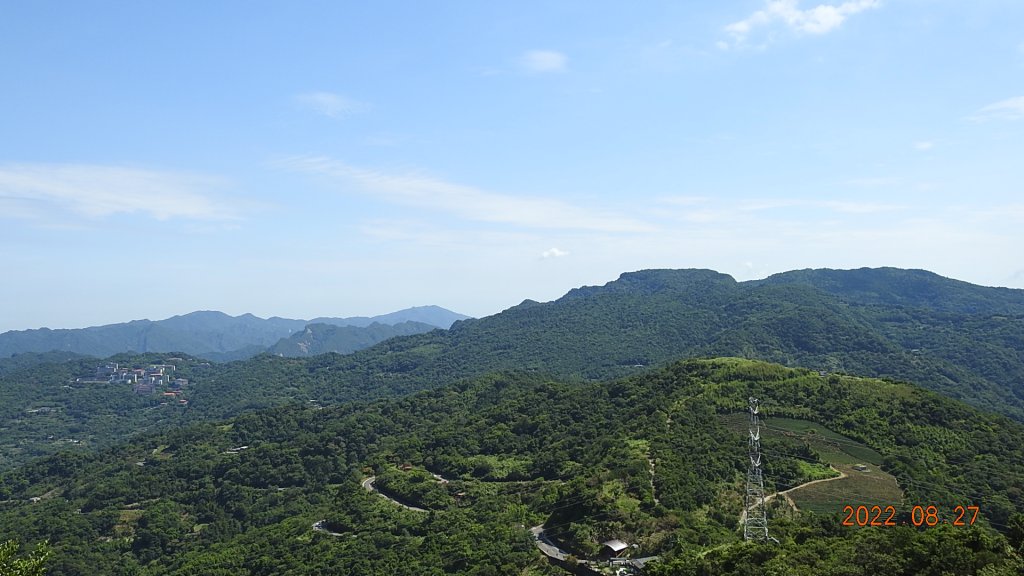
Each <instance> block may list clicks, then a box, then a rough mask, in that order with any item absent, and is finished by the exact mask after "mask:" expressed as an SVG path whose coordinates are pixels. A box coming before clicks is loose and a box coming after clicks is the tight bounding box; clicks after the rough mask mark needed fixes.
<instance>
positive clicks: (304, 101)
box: [295, 92, 366, 118]
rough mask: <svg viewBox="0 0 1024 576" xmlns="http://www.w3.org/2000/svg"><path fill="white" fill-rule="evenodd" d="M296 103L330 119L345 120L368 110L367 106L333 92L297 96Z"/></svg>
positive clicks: (307, 93) (308, 93)
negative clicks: (346, 117)
mask: <svg viewBox="0 0 1024 576" xmlns="http://www.w3.org/2000/svg"><path fill="white" fill-rule="evenodd" d="M295 101H296V102H297V103H298V104H299V105H300V106H302V107H304V108H308V109H309V110H312V111H314V112H316V113H317V114H322V115H324V116H327V117H329V118H343V117H345V116H350V115H352V114H355V113H357V112H361V111H362V110H364V109H365V108H366V105H365V104H363V103H361V102H356V101H355V100H352V99H350V98H346V97H345V96H342V95H341V94H334V93H332V92H306V93H304V94H297V95H296V96H295Z"/></svg>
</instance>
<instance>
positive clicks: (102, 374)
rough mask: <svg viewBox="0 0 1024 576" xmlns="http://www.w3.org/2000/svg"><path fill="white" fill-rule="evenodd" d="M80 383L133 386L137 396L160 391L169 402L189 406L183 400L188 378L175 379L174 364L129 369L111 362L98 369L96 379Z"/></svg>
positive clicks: (81, 379)
mask: <svg viewBox="0 0 1024 576" xmlns="http://www.w3.org/2000/svg"><path fill="white" fill-rule="evenodd" d="M78 382H80V383H88V382H109V383H111V384H131V385H132V391H133V392H135V393H136V394H154V393H156V392H157V391H158V390H160V391H163V392H161V393H162V394H163V395H164V396H166V397H167V398H168V400H171V399H174V400H177V401H178V403H179V404H188V400H185V399H184V398H181V393H182V390H184V389H185V388H188V379H187V378H175V377H174V364H150V365H149V366H147V367H146V368H128V367H124V366H119V365H118V364H117V362H109V363H107V364H105V365H103V366H97V367H96V375H95V378H94V379H87V378H79V379H78Z"/></svg>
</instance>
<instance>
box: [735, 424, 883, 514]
mask: <svg viewBox="0 0 1024 576" xmlns="http://www.w3.org/2000/svg"><path fill="white" fill-rule="evenodd" d="M723 419H724V421H725V423H726V426H728V427H729V428H730V429H732V430H735V431H737V432H738V433H740V434H743V435H746V433H747V421H748V415H747V414H743V413H741V414H729V415H727V416H723ZM769 437H772V438H775V439H783V440H784V441H785V442H786V443H791V444H792V445H793V446H794V447H795V446H800V445H803V444H805V443H806V444H807V445H808V446H809V447H810V448H811V450H813V451H814V452H815V453H816V454H817V455H818V457H819V458H820V459H821V460H822V461H823V462H825V463H827V464H829V465H831V466H832V467H833V468H835V469H836V470H838V471H839V472H841V473H842V474H844V475H845V477H844V478H836V479H834V480H829V481H827V482H819V483H815V484H810V485H806V486H805V487H798V488H795V489H793V490H790V491H788V493H787V495H788V496H789V499H791V500H792V501H793V503H794V504H795V505H796V507H797V509H799V510H803V511H811V512H815V513H819V514H833V513H841V512H842V511H843V507H844V506H847V505H849V506H854V507H856V506H859V505H864V506H867V507H868V508H870V507H871V506H875V505H877V506H881V507H883V508H884V507H885V506H887V505H893V506H896V507H897V508H899V506H900V504H901V502H902V500H903V491H902V490H901V489H900V488H899V486H898V485H897V483H896V478H895V477H893V476H892V475H891V474H889V473H887V472H884V471H883V470H882V469H881V467H880V465H881V463H882V455H881V454H879V453H878V452H877V451H875V450H873V449H872V448H870V447H869V446H866V445H864V444H863V443H861V442H858V441H856V440H853V439H851V438H848V437H846V436H843V435H842V434H839V433H837V432H835V431H833V430H829V429H828V428H825V427H824V426H822V425H821V424H818V423H815V422H810V421H807V420H797V419H792V418H766V419H764V420H762V422H761V438H762V440H763V439H765V438H769Z"/></svg>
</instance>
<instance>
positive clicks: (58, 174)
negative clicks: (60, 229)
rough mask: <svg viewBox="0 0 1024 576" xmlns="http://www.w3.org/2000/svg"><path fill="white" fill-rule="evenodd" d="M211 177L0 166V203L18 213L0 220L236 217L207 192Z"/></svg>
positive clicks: (69, 166) (215, 181)
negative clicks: (56, 214)
mask: <svg viewBox="0 0 1024 576" xmlns="http://www.w3.org/2000/svg"><path fill="white" fill-rule="evenodd" d="M223 184H224V183H223V182H222V181H220V180H218V179H216V178H211V177H206V176H195V175H190V174H180V173H175V172H159V171H154V170H143V169H138V168H124V167H119V166H98V165H88V164H5V165H0V198H3V199H4V200H5V201H6V203H9V204H11V205H17V206H19V207H20V208H19V209H18V210H12V211H8V210H7V209H5V210H4V211H3V215H5V216H9V217H15V218H42V217H45V216H46V215H47V214H49V213H52V210H53V209H59V210H65V211H70V212H73V213H75V214H78V215H81V216H87V217H93V218H98V217H104V216H110V215H113V214H131V213H142V214H148V215H149V216H151V217H153V218H156V219H159V220H166V219H169V218H189V219H195V220H226V219H234V218H236V215H235V214H234V212H233V211H232V210H231V209H229V208H228V207H227V206H225V205H224V204H222V203H220V202H217V201H216V200H214V199H213V198H211V197H210V196H209V195H208V194H207V191H208V190H210V189H214V188H217V187H220V186H223Z"/></svg>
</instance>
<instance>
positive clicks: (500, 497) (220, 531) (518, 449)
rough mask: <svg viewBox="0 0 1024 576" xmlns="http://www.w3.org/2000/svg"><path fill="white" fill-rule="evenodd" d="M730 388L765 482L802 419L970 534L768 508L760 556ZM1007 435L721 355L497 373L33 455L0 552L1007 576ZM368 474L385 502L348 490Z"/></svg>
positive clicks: (976, 417)
mask: <svg viewBox="0 0 1024 576" xmlns="http://www.w3.org/2000/svg"><path fill="white" fill-rule="evenodd" d="M750 395H756V396H758V397H759V398H761V399H762V401H763V407H764V413H765V417H766V419H767V420H766V423H767V424H766V429H765V432H764V434H763V439H762V445H763V446H764V451H765V455H766V468H765V470H766V476H767V478H766V480H767V490H768V491H769V492H771V491H774V490H776V489H787V488H790V487H793V486H797V485H800V484H802V483H805V482H807V481H809V480H811V479H813V478H816V477H817V476H818V473H817V472H815V470H816V469H821V468H822V467H823V466H825V463H826V462H828V461H829V459H831V458H833V457H834V456H832V455H830V454H831V453H830V452H829V451H828V450H827V449H825V448H821V447H819V446H818V445H817V444H814V443H807V444H803V443H802V442H801V441H800V439H799V438H794V437H790V436H786V435H785V434H783V433H782V432H775V433H773V431H772V430H773V428H779V429H780V430H784V431H789V432H792V431H797V432H801V431H802V432H806V431H807V428H808V427H813V426H818V427H820V429H821V430H822V432H821V433H822V434H824V435H825V436H826V437H827V438H826V440H827V439H831V440H833V441H834V440H836V439H843V441H849V442H850V443H851V445H855V446H856V448H855V450H860V451H862V452H857V453H859V454H870V453H875V454H877V455H878V457H880V458H881V468H882V469H883V470H884V471H885V473H887V474H891V475H893V476H894V477H895V478H896V479H898V482H899V486H900V487H901V489H902V491H903V498H904V500H903V504H901V505H900V510H899V519H900V520H901V521H906V520H907V519H908V518H909V517H910V507H912V506H913V505H914V504H921V505H934V506H936V507H937V508H938V509H941V510H949V511H952V510H953V508H954V507H955V506H957V505H977V506H979V507H980V514H979V520H978V522H977V524H976V525H974V526H965V527H956V528H954V527H952V526H947V525H942V526H936V527H934V528H926V527H923V528H920V529H912V528H907V527H896V528H886V529H882V528H873V527H844V526H841V521H842V515H841V514H839V515H818V514H813V513H809V512H800V513H795V512H793V511H791V510H787V509H786V507H785V506H784V504H783V503H781V502H779V503H777V505H773V508H772V512H771V514H772V518H773V520H772V523H771V530H772V535H773V536H775V537H776V538H778V539H779V540H780V542H781V544H780V545H779V546H777V547H767V546H755V545H745V544H743V543H741V542H740V535H739V532H738V531H737V522H738V517H739V513H740V510H741V507H742V506H741V501H742V500H741V493H742V489H743V477H744V472H745V466H746V448H747V447H746V439H745V436H744V434H743V433H741V432H742V431H741V430H737V429H736V428H735V427H734V426H732V425H730V423H729V420H730V418H731V417H730V415H734V414H736V413H738V412H741V411H742V410H743V408H744V406H745V405H746V399H747V397H748V396H750ZM775 421H777V422H778V423H779V424H780V425H779V426H775V425H774V424H772V422H775ZM796 422H804V423H811V424H803V425H799V426H797V424H794V423H796ZM825 430H828V431H830V432H827V433H826V432H824V431H825ZM1021 439H1024V427H1022V426H1021V425H1020V424H1017V423H1015V422H1013V421H1011V420H1009V419H1007V418H1005V417H1002V416H996V415H992V414H989V413H984V412H980V411H978V410H976V409H974V408H970V407H968V406H966V405H964V404H962V403H958V402H956V401H953V400H950V399H947V398H944V397H942V396H939V395H936V394H934V393H930V392H927V391H924V390H922V389H919V388H916V387H913V386H909V385H906V384H898V383H894V382H888V381H883V380H875V379H865V378H855V377H850V376H840V375H827V376H821V375H819V374H818V373H817V372H814V371H807V370H794V369H788V368H784V367H782V366H778V365H772V364H764V363H759V362H751V361H747V360H740V359H717V360H692V361H686V362H681V363H675V364H672V365H670V366H668V367H667V368H666V369H662V370H654V371H650V372H645V373H644V374H640V375H637V376H633V377H629V378H626V379H621V380H614V381H610V382H577V383H563V382H559V381H556V380H551V379H548V378H541V377H538V376H534V375H528V374H521V373H520V374H511V373H506V374H494V375H488V376H485V377H481V378H476V379H472V380H466V381H461V382H458V383H456V384H454V385H452V386H446V387H443V388H438V389H436V390H431V391H426V392H421V393H419V394H415V395H412V396H408V397H405V398H401V399H392V400H387V401H380V402H376V403H373V404H370V405H364V406H358V405H351V404H350V405H345V406H339V407H336V408H324V409H317V408H307V407H298V406H296V407H286V408H278V409H274V410H270V411H260V412H256V413H252V414H249V415H245V416H241V417H238V418H236V419H234V420H232V421H230V422H228V423H226V424H223V425H214V424H200V425H197V426H193V427H188V428H183V429H178V430H175V431H172V432H168V433H166V434H162V435H149V436H145V437H142V438H139V439H137V440H136V441H133V442H132V443H131V444H130V445H126V446H122V447H119V448H115V449H112V450H107V451H104V452H101V453H92V454H66V455H60V456H55V457H51V458H48V459H44V460H40V461H37V462H35V463H32V464H29V465H27V466H24V467H22V468H20V469H18V470H16V471H13V472H9V473H7V474H6V475H5V476H4V477H3V479H2V481H0V500H5V501H6V502H5V503H4V504H0V540H6V539H15V540H17V541H19V542H22V543H24V545H26V546H31V545H34V543H35V542H36V541H38V540H41V539H49V540H50V541H51V544H52V546H53V548H54V557H53V559H52V560H51V570H52V571H53V572H54V573H59V574H67V575H74V574H85V573H97V572H98V573H103V574H196V573H202V574H282V573H291V574H322V573H332V574H513V573H514V574H521V573H522V574H557V573H561V572H559V571H558V570H559V569H557V568H555V567H554V566H552V565H550V564H549V563H548V562H547V561H546V559H545V558H544V557H543V555H542V554H541V553H540V551H539V550H538V549H537V547H536V546H534V543H533V541H532V538H531V536H530V533H529V531H528V528H529V527H530V526H537V525H543V526H544V527H545V529H546V531H547V533H548V535H549V537H551V538H554V539H556V541H557V542H559V543H560V545H562V546H564V547H565V548H566V549H568V550H571V551H573V553H575V554H577V555H578V556H579V557H589V556H590V555H591V554H594V553H596V551H597V550H599V543H600V542H603V541H604V540H607V539H609V538H621V539H624V540H626V541H627V542H630V543H631V544H636V545H637V548H635V549H633V552H632V553H633V554H635V555H638V556H639V555H644V556H646V555H651V554H656V555H659V556H661V561H660V562H659V563H656V564H652V565H650V566H649V568H648V570H649V571H650V573H652V574H734V573H748V572H746V571H745V570H755V568H756V567H758V566H760V565H762V564H764V563H767V564H769V565H772V564H773V563H774V564H777V565H779V566H789V569H790V570H791V571H790V572H787V573H795V574H840V573H844V572H842V570H843V569H844V567H845V569H848V568H849V566H851V564H850V562H852V561H854V560H855V559H857V558H862V556H863V555H865V554H866V555H867V556H863V558H862V560H860V561H863V562H867V565H870V566H874V567H876V570H882V571H881V572H879V573H891V574H936V575H938V574H944V573H950V571H951V572H952V573H956V574H976V573H977V574H981V573H984V574H1015V573H1018V572H1019V570H1021V569H1022V565H1021V563H1020V557H1019V554H1020V553H1021V552H1022V551H1024V550H1021V536H1022V535H1024V532H1020V531H1019V528H1024V524H1022V522H1024V517H1022V516H1021V515H1020V512H1021V511H1022V510H1024V498H1022V491H1021V490H1020V488H1021V478H1024V448H1021V446H1022V445H1024V444H1022V443H1021ZM432 474H437V475H438V476H433V475H432ZM371 475H372V476H376V477H377V478H378V482H379V485H378V486H377V489H379V490H384V491H385V493H386V495H387V496H389V498H392V499H393V500H389V499H386V498H382V497H381V495H380V494H373V493H370V492H368V491H367V489H365V487H364V486H361V484H365V479H366V478H367V477H368V476H371ZM438 478H440V479H442V480H443V481H440V480H439V479H438ZM858 496H860V497H861V498H862V499H863V498H864V497H865V496H866V495H865V494H859V495H858V494H856V493H852V492H849V493H837V494H834V497H835V498H834V502H833V504H834V505H835V506H836V507H837V508H838V509H839V510H837V511H841V508H842V505H843V504H844V503H846V502H849V501H852V499H854V498H857V497H858ZM33 499H37V500H35V501H33ZM396 500H397V501H398V502H402V503H404V504H408V505H410V506H413V507H414V508H418V509H421V510H422V511H421V510H416V509H407V508H403V507H402V506H401V505H400V504H399V503H398V502H396ZM1007 538H1009V540H1007ZM1013 550H1017V551H1016V552H1014V551H1013ZM922 558H925V559H928V558H930V559H928V560H927V562H924V560H922ZM939 560H941V562H940V561H939ZM913 562H924V563H918V564H913ZM856 565H857V566H862V565H863V564H856ZM885 566H898V567H900V569H899V570H898V571H897V570H895V569H894V570H893V571H889V572H885V571H884V569H883V568H884V567H885ZM743 567H746V568H743ZM749 573H756V572H749Z"/></svg>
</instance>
